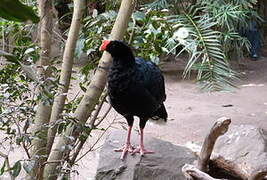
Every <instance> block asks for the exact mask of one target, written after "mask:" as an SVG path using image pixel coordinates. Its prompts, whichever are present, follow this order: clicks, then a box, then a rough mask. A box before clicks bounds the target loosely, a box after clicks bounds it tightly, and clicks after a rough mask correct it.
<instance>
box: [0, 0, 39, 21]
mask: <svg viewBox="0 0 267 180" xmlns="http://www.w3.org/2000/svg"><path fill="white" fill-rule="evenodd" d="M0 17H2V18H4V19H7V20H11V21H18V22H24V21H27V20H31V21H32V22H33V23H38V22H39V17H38V16H37V15H36V14H35V13H34V11H33V10H32V9H31V7H29V6H26V5H24V4H22V3H21V2H20V1H19V0H12V1H10V0H1V3H0Z"/></svg>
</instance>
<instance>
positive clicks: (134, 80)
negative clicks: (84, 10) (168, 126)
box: [100, 40, 168, 159]
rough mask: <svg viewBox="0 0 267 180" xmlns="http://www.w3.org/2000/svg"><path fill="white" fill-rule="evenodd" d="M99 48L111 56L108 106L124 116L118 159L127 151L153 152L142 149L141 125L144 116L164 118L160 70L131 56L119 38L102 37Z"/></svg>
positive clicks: (163, 95)
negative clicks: (136, 138)
mask: <svg viewBox="0 0 267 180" xmlns="http://www.w3.org/2000/svg"><path fill="white" fill-rule="evenodd" d="M100 50H101V51H107V52H109V53H110V54H111V56H112V58H113V63H112V66H111V68H110V70H109V73H108V95H109V97H110V102H111V105H112V107H113V108H114V109H115V110H116V111H117V112H118V113H120V114H121V115H122V116H124V117H125V118H126V120H127V122H128V125H129V128H128V135H127V139H126V143H125V145H124V146H123V147H121V148H119V149H116V150H115V151H117V152H122V154H121V159H124V156H125V154H126V153H127V152H132V153H136V152H138V153H140V154H141V155H144V154H147V153H153V151H149V150H146V149H145V148H144V140H143V137H144V127H145V125H146V122H147V120H148V119H150V118H151V119H152V120H159V119H163V120H164V121H165V122H166V121H167V116H168V115H167V112H166V109H165V106H164V104H163V102H164V101H165V99H166V94H165V84H164V77H163V76H162V74H161V72H160V69H159V68H158V67H157V66H156V65H155V64H154V63H152V62H150V61H145V60H143V59H142V58H135V57H134V55H133V52H132V50H131V48H130V47H129V46H128V45H126V44H125V43H124V42H122V41H117V40H113V41H109V40H104V41H103V42H102V45H101V47H100ZM134 116H137V117H139V119H140V121H139V132H140V144H139V147H137V148H136V149H134V147H133V146H132V145H131V142H130V139H131V130H132V126H133V121H134Z"/></svg>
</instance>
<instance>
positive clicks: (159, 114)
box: [150, 103, 168, 124]
mask: <svg viewBox="0 0 267 180" xmlns="http://www.w3.org/2000/svg"><path fill="white" fill-rule="evenodd" d="M167 118H168V114H167V111H166V108H165V106H164V104H163V103H162V104H161V106H160V108H159V109H158V110H157V111H156V112H155V113H154V114H153V116H152V118H150V120H152V121H153V122H154V123H156V124H165V123H166V122H167Z"/></svg>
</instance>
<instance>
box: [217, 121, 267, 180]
mask: <svg viewBox="0 0 267 180" xmlns="http://www.w3.org/2000/svg"><path fill="white" fill-rule="evenodd" d="M214 152H215V154H217V155H218V154H219V156H221V157H223V158H224V159H225V160H227V162H228V163H229V164H233V165H235V166H236V168H237V169H238V170H240V172H241V174H243V175H244V177H249V176H251V174H252V173H253V172H255V171H256V170H257V169H258V168H262V167H267V132H266V131H265V130H263V129H261V128H258V127H255V126H252V125H241V126H231V127H230V128H229V131H228V132H227V133H226V134H225V135H224V136H222V137H220V138H219V139H218V141H217V142H216V145H215V149H214ZM216 158H218V157H217V156H216V155H215V156H213V159H216Z"/></svg>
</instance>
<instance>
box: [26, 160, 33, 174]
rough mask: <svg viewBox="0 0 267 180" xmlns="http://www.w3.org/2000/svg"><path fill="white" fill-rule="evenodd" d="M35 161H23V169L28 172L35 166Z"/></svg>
mask: <svg viewBox="0 0 267 180" xmlns="http://www.w3.org/2000/svg"><path fill="white" fill-rule="evenodd" d="M35 163H36V161H34V160H30V161H29V162H24V163H23V169H24V170H25V171H26V172H27V173H28V174H29V173H30V172H31V171H32V169H33V168H34V166H35Z"/></svg>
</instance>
